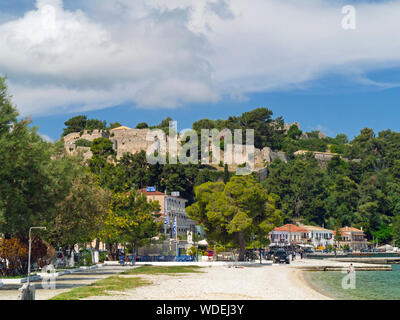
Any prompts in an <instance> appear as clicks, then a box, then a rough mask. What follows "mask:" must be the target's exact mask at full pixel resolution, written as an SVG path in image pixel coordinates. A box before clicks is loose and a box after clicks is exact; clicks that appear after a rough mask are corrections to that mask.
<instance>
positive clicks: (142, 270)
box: [50, 265, 202, 300]
mask: <svg viewBox="0 0 400 320" xmlns="http://www.w3.org/2000/svg"><path fill="white" fill-rule="evenodd" d="M200 269H201V267H198V266H165V267H162V266H150V265H144V266H140V267H137V268H133V269H129V270H126V271H124V272H122V273H121V275H149V274H153V275H158V274H167V275H176V274H180V273H201V272H202V271H200ZM148 284H151V282H148V281H146V280H143V279H142V278H140V277H134V278H129V277H120V276H118V275H115V276H111V277H108V278H106V279H102V280H99V281H96V282H95V283H92V284H91V285H88V286H85V287H79V288H74V289H72V290H71V291H68V292H64V293H61V294H59V295H57V296H55V297H53V298H51V299H50V300H79V299H84V298H88V297H94V296H111V295H116V292H124V291H125V290H127V289H134V288H137V287H140V286H144V285H148ZM110 292H111V293H110Z"/></svg>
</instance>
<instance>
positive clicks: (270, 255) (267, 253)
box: [265, 250, 275, 260]
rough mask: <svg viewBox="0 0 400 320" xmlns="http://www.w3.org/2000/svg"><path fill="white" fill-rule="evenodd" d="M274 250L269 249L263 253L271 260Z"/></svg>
mask: <svg viewBox="0 0 400 320" xmlns="http://www.w3.org/2000/svg"><path fill="white" fill-rule="evenodd" d="M274 253H275V251H274V250H269V251H267V252H266V253H265V257H266V259H267V260H272V258H273V256H274Z"/></svg>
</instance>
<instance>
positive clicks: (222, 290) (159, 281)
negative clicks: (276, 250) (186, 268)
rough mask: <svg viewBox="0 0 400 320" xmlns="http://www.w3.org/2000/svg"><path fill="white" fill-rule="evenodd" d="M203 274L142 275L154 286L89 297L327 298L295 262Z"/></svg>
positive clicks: (216, 268)
mask: <svg viewBox="0 0 400 320" xmlns="http://www.w3.org/2000/svg"><path fill="white" fill-rule="evenodd" d="M202 271H204V273H201V274H182V275H174V276H168V275H141V276H140V277H141V278H143V279H146V280H150V281H151V282H152V284H151V285H148V286H144V287H139V288H136V289H134V290H128V291H127V292H126V293H125V294H123V295H121V294H119V295H112V296H104V297H91V298H88V299H89V300H325V299H329V298H328V297H326V296H323V295H322V294H320V293H319V292H317V291H315V290H314V289H312V288H311V287H310V286H309V285H308V284H307V283H306V282H305V280H304V279H303V277H302V271H300V270H297V269H296V268H295V267H294V266H293V265H284V264H282V265H277V264H274V265H263V266H259V265H254V266H246V267H243V268H234V267H228V266H212V267H205V268H203V269H202Z"/></svg>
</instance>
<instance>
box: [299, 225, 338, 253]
mask: <svg viewBox="0 0 400 320" xmlns="http://www.w3.org/2000/svg"><path fill="white" fill-rule="evenodd" d="M301 227H302V228H304V229H306V230H307V231H308V234H307V242H308V244H311V245H312V246H314V247H315V248H318V247H324V248H326V247H327V246H328V245H331V246H333V230H329V229H325V228H322V227H316V226H304V225H302V226H301Z"/></svg>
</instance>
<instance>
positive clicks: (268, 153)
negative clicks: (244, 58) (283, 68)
mask: <svg viewBox="0 0 400 320" xmlns="http://www.w3.org/2000/svg"><path fill="white" fill-rule="evenodd" d="M294 124H295V125H297V126H298V127H299V129H300V125H299V124H298V123H297V122H295V123H294ZM291 125H293V124H285V128H284V129H285V130H286V131H287V130H289V128H290V126H291ZM150 130H151V129H131V128H128V127H126V126H121V127H118V128H114V129H111V130H109V131H105V130H93V131H91V132H89V131H87V130H85V131H84V132H76V133H70V134H68V135H66V136H65V137H64V143H65V148H66V151H67V153H68V154H77V153H81V154H82V155H83V158H84V160H87V159H90V158H91V157H92V152H91V151H90V148H89V147H81V146H76V144H75V143H76V142H77V141H78V140H81V139H84V140H87V141H93V140H95V139H97V138H108V139H110V140H111V141H112V142H113V148H114V150H115V151H116V156H117V159H120V158H121V157H122V156H123V155H124V154H125V153H131V154H135V153H137V152H140V151H147V150H149V148H150V147H152V146H153V145H154V141H147V140H146V137H147V135H148V133H149V131H150ZM303 135H306V134H305V133H304V134H303ZM324 137H326V136H325V134H323V133H322V132H321V133H320V135H319V138H324ZM302 138H303V139H307V136H304V137H302ZM166 139H167V141H166V146H168V142H169V141H168V140H169V137H168V136H167V138H166ZM199 143H200V142H199ZM160 145H161V146H162V145H163V144H160ZM177 145H178V148H179V147H180V146H181V143H180V138H179V136H178V144H177ZM160 152H162V153H166V152H167V150H163V149H162V148H161V149H160ZM302 153H305V151H304V152H303V151H302V150H299V151H298V152H297V154H302ZM243 154H245V148H243ZM321 154H322V153H321V152H319V153H315V157H316V158H317V159H319V158H321ZM334 155H335V154H333V153H323V159H321V160H323V161H324V162H325V161H329V160H330V159H331V158H332V157H333V156H334ZM277 158H279V159H281V160H282V161H285V162H286V161H287V158H286V154H285V153H284V152H281V151H277V152H276V151H273V150H272V149H271V148H269V147H265V148H263V149H261V150H260V149H257V148H254V169H255V170H256V171H259V172H260V173H262V172H263V171H265V166H266V165H267V164H269V163H271V162H272V161H274V160H275V159H277ZM220 159H221V160H222V162H223V159H224V151H222V150H221V154H220ZM211 166H213V167H215V168H216V169H218V170H222V169H223V167H221V166H220V165H218V164H217V165H215V164H214V165H211ZM236 168H237V165H229V170H235V169H236Z"/></svg>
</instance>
